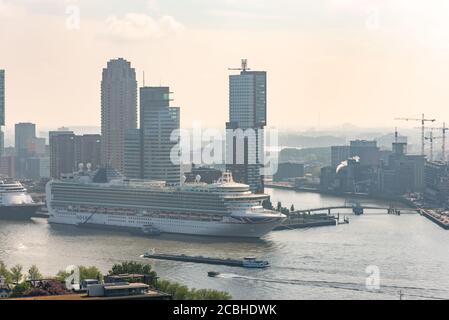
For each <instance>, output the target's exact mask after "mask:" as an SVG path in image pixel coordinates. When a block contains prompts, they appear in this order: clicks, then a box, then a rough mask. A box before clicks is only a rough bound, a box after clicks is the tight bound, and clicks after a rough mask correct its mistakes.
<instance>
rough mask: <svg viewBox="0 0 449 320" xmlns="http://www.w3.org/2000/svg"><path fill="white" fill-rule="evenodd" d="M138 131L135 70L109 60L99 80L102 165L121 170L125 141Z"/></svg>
mask: <svg viewBox="0 0 449 320" xmlns="http://www.w3.org/2000/svg"><path fill="white" fill-rule="evenodd" d="M136 128H137V81H136V71H135V69H134V68H131V63H130V62H128V61H126V60H125V59H123V58H119V59H115V60H110V61H109V62H108V64H107V68H105V69H103V76H102V81H101V136H102V144H101V148H102V149H101V155H102V164H103V165H110V166H112V167H115V168H116V169H117V170H119V171H120V172H123V171H124V155H123V153H124V145H123V144H124V139H125V133H126V132H127V130H129V129H136Z"/></svg>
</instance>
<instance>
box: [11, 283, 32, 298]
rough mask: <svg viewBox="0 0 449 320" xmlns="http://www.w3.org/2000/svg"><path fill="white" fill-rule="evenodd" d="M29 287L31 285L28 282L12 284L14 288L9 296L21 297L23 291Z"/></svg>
mask: <svg viewBox="0 0 449 320" xmlns="http://www.w3.org/2000/svg"><path fill="white" fill-rule="evenodd" d="M30 289H31V285H30V283H29V282H22V283H19V284H17V285H15V286H14V289H13V290H12V293H11V298H20V297H23V296H24V294H25V292H26V291H28V290H30Z"/></svg>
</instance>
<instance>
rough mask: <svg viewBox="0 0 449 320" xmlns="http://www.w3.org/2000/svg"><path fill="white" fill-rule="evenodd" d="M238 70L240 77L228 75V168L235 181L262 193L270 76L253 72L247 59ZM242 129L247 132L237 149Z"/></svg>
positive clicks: (263, 72) (260, 72) (261, 72)
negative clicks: (268, 81)
mask: <svg viewBox="0 0 449 320" xmlns="http://www.w3.org/2000/svg"><path fill="white" fill-rule="evenodd" d="M238 70H240V74H238V75H230V76H229V122H228V123H227V124H226V129H227V137H226V148H227V151H226V152H227V153H226V154H227V157H226V163H227V169H228V170H231V171H232V173H233V175H234V179H235V180H236V181H239V182H243V183H246V184H248V185H250V187H251V190H252V191H253V192H263V190H264V187H263V177H262V175H261V167H262V164H263V154H264V141H263V130H264V127H265V126H266V124H267V73H266V72H265V71H250V69H248V68H247V62H246V60H242V67H241V68H240V69H238ZM239 130H240V131H243V132H245V131H246V132H247V133H248V135H247V134H244V135H243V138H242V140H243V141H242V142H241V146H242V148H239V147H238V146H239V145H240V143H239V141H238V140H239V137H238V135H237V134H236V133H237V132H238V131H239ZM251 133H252V135H251ZM251 138H253V140H251ZM239 159H240V160H239Z"/></svg>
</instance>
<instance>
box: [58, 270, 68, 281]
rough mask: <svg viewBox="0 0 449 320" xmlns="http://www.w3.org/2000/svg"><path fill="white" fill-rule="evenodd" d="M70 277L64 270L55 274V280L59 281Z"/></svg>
mask: <svg viewBox="0 0 449 320" xmlns="http://www.w3.org/2000/svg"><path fill="white" fill-rule="evenodd" d="M69 276H70V273H68V272H66V271H64V270H60V271H59V272H58V273H57V274H56V279H57V280H59V281H65V279H67V278H68V277H69Z"/></svg>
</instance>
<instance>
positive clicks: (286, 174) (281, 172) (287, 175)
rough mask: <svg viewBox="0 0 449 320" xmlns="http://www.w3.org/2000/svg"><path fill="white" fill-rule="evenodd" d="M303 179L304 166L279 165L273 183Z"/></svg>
mask: <svg viewBox="0 0 449 320" xmlns="http://www.w3.org/2000/svg"><path fill="white" fill-rule="evenodd" d="M300 177H304V164H303V163H295V162H285V163H279V165H278V170H277V172H276V173H275V174H274V176H273V181H276V182H279V181H286V180H289V179H290V180H294V179H295V178H300Z"/></svg>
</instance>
